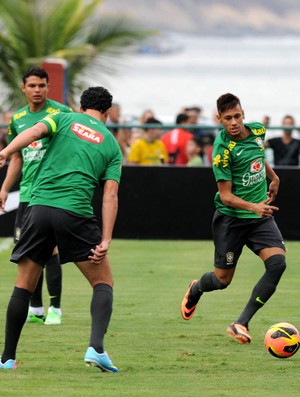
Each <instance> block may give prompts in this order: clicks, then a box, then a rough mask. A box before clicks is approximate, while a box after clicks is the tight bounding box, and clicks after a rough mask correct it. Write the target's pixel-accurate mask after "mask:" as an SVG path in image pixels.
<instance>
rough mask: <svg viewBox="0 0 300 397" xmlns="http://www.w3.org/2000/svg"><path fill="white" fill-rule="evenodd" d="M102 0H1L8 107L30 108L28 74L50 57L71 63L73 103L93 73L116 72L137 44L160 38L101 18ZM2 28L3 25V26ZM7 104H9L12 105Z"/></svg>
mask: <svg viewBox="0 0 300 397" xmlns="http://www.w3.org/2000/svg"><path fill="white" fill-rule="evenodd" d="M100 3H102V0H1V2H0V29H1V30H0V78H1V79H2V81H3V84H4V85H5V86H6V88H7V98H6V103H8V104H9V105H10V106H11V107H13V108H14V107H16V106H17V107H20V106H21V105H22V104H24V95H23V94H22V92H21V90H20V83H21V78H22V75H23V74H24V72H25V70H27V69H28V68H29V67H31V66H38V65H40V64H41V63H42V62H43V61H44V60H45V59H47V58H63V59H65V60H66V61H67V62H68V65H69V91H70V93H69V94H70V101H71V104H72V103H73V104H74V96H75V95H76V93H78V91H79V90H81V89H82V87H83V84H84V82H85V81H86V79H87V77H88V76H89V77H91V75H92V74H93V73H96V76H97V77H99V76H105V75H107V74H112V73H116V72H117V71H118V70H119V67H120V59H121V57H122V56H124V55H126V54H128V52H129V50H130V48H132V46H133V45H136V44H138V43H140V42H141V41H142V40H144V39H145V38H147V37H149V36H150V35H152V34H154V32H153V31H150V30H145V29H142V27H141V26H139V25H138V23H137V22H135V21H132V20H130V19H128V18H127V17H125V16H122V15H111V16H108V15H101V16H100V12H99V8H98V6H99V5H100ZM1 25H2V26H1ZM6 106H7V105H6Z"/></svg>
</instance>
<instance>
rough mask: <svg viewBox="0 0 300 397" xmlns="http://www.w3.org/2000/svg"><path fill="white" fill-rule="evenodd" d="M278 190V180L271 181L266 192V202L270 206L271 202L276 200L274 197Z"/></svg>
mask: <svg viewBox="0 0 300 397" xmlns="http://www.w3.org/2000/svg"><path fill="white" fill-rule="evenodd" d="M278 189H279V178H277V179H275V180H273V181H272V182H271V183H270V185H269V191H268V193H267V194H268V201H267V203H268V204H270V203H272V201H274V200H275V199H276V196H277V194H278Z"/></svg>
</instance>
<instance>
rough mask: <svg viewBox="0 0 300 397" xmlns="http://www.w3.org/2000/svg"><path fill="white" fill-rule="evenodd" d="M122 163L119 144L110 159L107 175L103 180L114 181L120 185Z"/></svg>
mask: <svg viewBox="0 0 300 397" xmlns="http://www.w3.org/2000/svg"><path fill="white" fill-rule="evenodd" d="M122 161H123V156H122V152H121V149H120V147H119V145H118V144H117V147H116V150H115V152H114V154H113V156H112V158H111V159H110V161H109V163H108V165H107V167H106V170H105V174H104V175H103V177H102V178H101V179H102V180H103V181H107V180H113V181H116V182H118V183H120V179H121V172H122Z"/></svg>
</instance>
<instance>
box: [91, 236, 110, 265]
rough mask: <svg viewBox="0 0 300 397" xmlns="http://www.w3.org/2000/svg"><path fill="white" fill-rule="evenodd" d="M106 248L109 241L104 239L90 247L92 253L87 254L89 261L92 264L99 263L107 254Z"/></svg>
mask: <svg viewBox="0 0 300 397" xmlns="http://www.w3.org/2000/svg"><path fill="white" fill-rule="evenodd" d="M108 249H109V242H108V241H105V240H103V241H101V243H100V244H99V245H96V247H95V248H92V249H91V253H92V255H90V256H89V260H90V261H91V263H93V264H94V265H99V264H100V263H101V262H102V260H103V259H104V258H105V256H106V255H107V252H108Z"/></svg>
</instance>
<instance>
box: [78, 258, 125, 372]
mask: <svg viewBox="0 0 300 397" xmlns="http://www.w3.org/2000/svg"><path fill="white" fill-rule="evenodd" d="M76 265H77V267H78V268H79V269H80V271H81V272H82V274H83V275H84V276H85V277H86V278H87V280H88V281H89V283H90V284H91V286H92V288H93V295H92V300H91V306H90V310H91V317H92V325H91V334H90V344H89V348H88V350H87V352H86V354H85V357H84V360H85V362H86V363H87V364H89V365H95V366H98V367H99V368H101V369H102V370H103V371H106V372H118V369H117V368H116V367H115V366H114V365H113V364H112V362H111V361H110V359H109V357H108V355H107V353H106V352H105V351H104V336H105V334H106V331H107V328H108V326H109V322H110V318H111V314H112V304H113V288H112V287H113V279H112V273H111V268H110V264H109V259H108V257H107V256H106V257H105V258H104V259H103V261H102V262H101V264H100V265H98V266H96V265H94V264H91V263H90V261H86V262H77V263H76Z"/></svg>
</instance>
